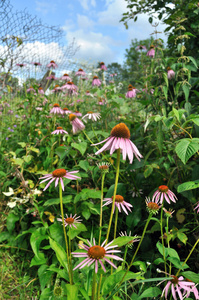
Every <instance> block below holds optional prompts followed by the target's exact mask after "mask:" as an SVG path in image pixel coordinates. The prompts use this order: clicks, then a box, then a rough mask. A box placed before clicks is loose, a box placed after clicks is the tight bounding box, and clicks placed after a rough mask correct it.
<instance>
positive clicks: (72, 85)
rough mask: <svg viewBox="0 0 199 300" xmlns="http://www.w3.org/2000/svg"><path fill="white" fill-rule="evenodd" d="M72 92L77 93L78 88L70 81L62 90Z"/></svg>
mask: <svg viewBox="0 0 199 300" xmlns="http://www.w3.org/2000/svg"><path fill="white" fill-rule="evenodd" d="M65 89H67V90H71V91H76V90H77V89H78V87H77V86H76V85H75V84H74V83H73V81H68V82H67V83H66V84H64V85H63V86H62V90H65Z"/></svg>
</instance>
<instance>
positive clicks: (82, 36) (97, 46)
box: [66, 29, 117, 62]
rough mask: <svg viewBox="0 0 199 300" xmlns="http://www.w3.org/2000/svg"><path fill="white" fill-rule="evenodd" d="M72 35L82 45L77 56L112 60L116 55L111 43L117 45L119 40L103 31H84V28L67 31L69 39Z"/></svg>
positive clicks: (85, 58)
mask: <svg viewBox="0 0 199 300" xmlns="http://www.w3.org/2000/svg"><path fill="white" fill-rule="evenodd" d="M72 37H75V40H76V42H77V45H79V46H80V49H79V51H78V52H77V54H76V56H75V57H76V58H79V59H84V60H92V61H95V62H98V61H100V60H102V61H105V62H107V61H112V59H113V58H114V57H115V53H114V51H113V50H112V49H111V45H113V44H114V45H116V44H117V42H116V41H114V40H113V39H112V38H110V37H109V36H105V35H103V34H102V33H96V32H92V31H84V30H83V29H79V30H76V31H73V32H68V31H67V32H66V38H67V40H71V38H72Z"/></svg>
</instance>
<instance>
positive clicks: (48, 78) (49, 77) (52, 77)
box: [46, 74, 58, 81]
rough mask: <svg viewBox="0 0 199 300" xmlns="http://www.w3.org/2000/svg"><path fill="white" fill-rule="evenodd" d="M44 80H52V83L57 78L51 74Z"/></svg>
mask: <svg viewBox="0 0 199 300" xmlns="http://www.w3.org/2000/svg"><path fill="white" fill-rule="evenodd" d="M46 79H47V80H52V81H53V80H57V79H58V78H57V77H55V75H52V74H51V75H50V76H48V77H46Z"/></svg>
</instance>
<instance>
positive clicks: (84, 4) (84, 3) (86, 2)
mask: <svg viewBox="0 0 199 300" xmlns="http://www.w3.org/2000/svg"><path fill="white" fill-rule="evenodd" d="M79 2H80V4H81V6H82V7H83V9H85V10H89V9H90V6H92V7H95V6H96V2H95V0H91V1H90V0H79Z"/></svg>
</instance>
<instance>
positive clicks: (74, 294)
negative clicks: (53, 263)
mask: <svg viewBox="0 0 199 300" xmlns="http://www.w3.org/2000/svg"><path fill="white" fill-rule="evenodd" d="M65 289H66V294H67V299H70V300H78V299H79V298H78V290H79V287H78V286H77V285H74V284H73V285H71V284H66V285H65Z"/></svg>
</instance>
